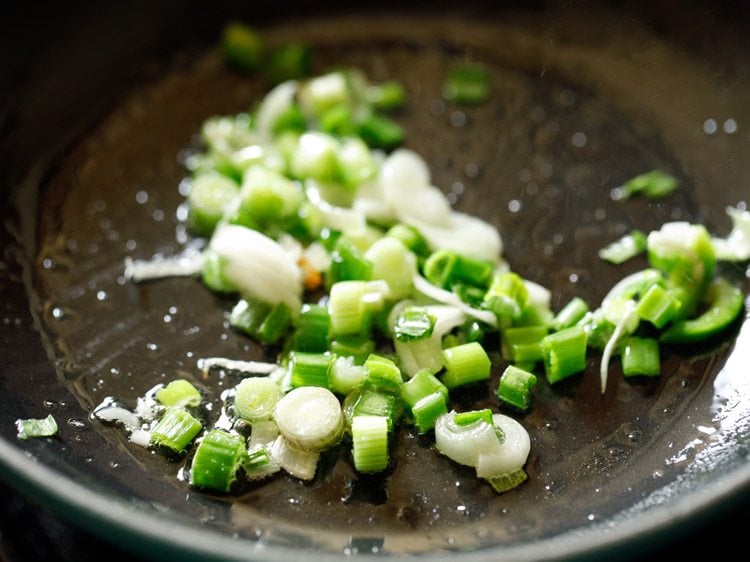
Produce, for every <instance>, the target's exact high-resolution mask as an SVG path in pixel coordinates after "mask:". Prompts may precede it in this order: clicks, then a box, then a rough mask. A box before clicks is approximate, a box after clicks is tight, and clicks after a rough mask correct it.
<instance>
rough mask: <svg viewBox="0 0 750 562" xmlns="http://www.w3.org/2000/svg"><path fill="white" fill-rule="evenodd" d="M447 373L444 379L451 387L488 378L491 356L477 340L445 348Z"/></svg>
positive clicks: (445, 383) (444, 382) (446, 384)
mask: <svg viewBox="0 0 750 562" xmlns="http://www.w3.org/2000/svg"><path fill="white" fill-rule="evenodd" d="M443 361H444V363H445V373H443V376H442V379H441V380H442V381H443V384H444V385H445V386H447V387H448V388H449V389H452V388H456V387H457V386H462V385H465V384H470V383H473V382H477V381H482V380H487V379H488V378H489V377H490V367H491V363H490V358H489V356H488V355H487V352H486V351H485V350H484V348H483V347H482V346H481V345H479V344H478V343H476V342H471V343H465V344H462V345H457V346H455V347H449V348H448V349H445V350H443Z"/></svg>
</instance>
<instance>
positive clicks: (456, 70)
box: [443, 63, 490, 105]
mask: <svg viewBox="0 0 750 562" xmlns="http://www.w3.org/2000/svg"><path fill="white" fill-rule="evenodd" d="M489 96H490V77H489V73H488V71H487V69H486V68H485V67H484V65H482V64H479V63H462V64H457V65H455V66H454V67H453V68H452V69H451V70H450V73H449V74H448V76H447V78H446V80H445V83H444V84H443V97H444V98H445V99H446V100H448V101H452V102H454V103H457V104H464V105H471V104H479V103H482V102H484V101H486V100H487V99H488V98H489Z"/></svg>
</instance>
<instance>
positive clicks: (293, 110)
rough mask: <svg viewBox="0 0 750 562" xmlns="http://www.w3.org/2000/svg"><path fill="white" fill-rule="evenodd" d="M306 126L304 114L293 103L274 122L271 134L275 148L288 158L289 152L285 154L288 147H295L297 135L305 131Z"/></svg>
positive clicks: (297, 139)
mask: <svg viewBox="0 0 750 562" xmlns="http://www.w3.org/2000/svg"><path fill="white" fill-rule="evenodd" d="M307 129H308V124H307V119H306V118H305V115H304V113H302V109H301V108H300V106H299V104H296V103H293V104H292V105H290V106H289V107H288V108H287V109H286V110H285V111H284V112H282V113H281V114H280V115H279V116H278V117H277V118H276V121H274V124H273V128H272V129H271V131H272V132H273V134H274V136H275V137H277V138H276V148H277V149H279V151H280V152H281V153H282V154H284V155H285V156H286V157H289V156H290V154H291V152H289V153H288V152H287V151H288V150H289V149H290V147H293V146H296V145H297V142H298V141H299V135H301V134H302V133H304V132H305V131H307Z"/></svg>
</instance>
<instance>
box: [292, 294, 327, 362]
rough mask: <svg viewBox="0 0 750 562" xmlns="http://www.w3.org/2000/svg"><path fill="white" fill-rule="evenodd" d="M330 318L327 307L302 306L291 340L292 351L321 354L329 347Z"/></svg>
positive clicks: (315, 305)
mask: <svg viewBox="0 0 750 562" xmlns="http://www.w3.org/2000/svg"><path fill="white" fill-rule="evenodd" d="M330 331H331V316H330V315H329V314H328V307H326V306H323V305H319V304H305V305H303V306H302V310H301V311H300V315H299V318H298V319H297V326H296V329H295V331H294V336H293V338H292V349H293V350H295V351H305V352H308V353H323V352H325V351H327V350H328V349H329V348H330V346H331V339H330Z"/></svg>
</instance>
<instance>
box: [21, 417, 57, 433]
mask: <svg viewBox="0 0 750 562" xmlns="http://www.w3.org/2000/svg"><path fill="white" fill-rule="evenodd" d="M16 431H17V432H18V438H19V439H29V438H32V437H53V436H55V435H57V433H58V431H59V429H58V427H57V421H55V418H54V417H53V416H52V414H48V415H47V417H45V418H39V419H37V418H27V419H18V420H16Z"/></svg>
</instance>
